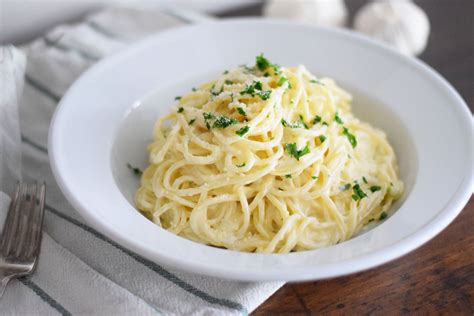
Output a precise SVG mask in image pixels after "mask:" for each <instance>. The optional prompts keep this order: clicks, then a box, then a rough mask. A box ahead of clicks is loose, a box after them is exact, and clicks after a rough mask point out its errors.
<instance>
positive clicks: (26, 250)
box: [0, 182, 46, 297]
mask: <svg viewBox="0 0 474 316" xmlns="http://www.w3.org/2000/svg"><path fill="white" fill-rule="evenodd" d="M45 197H46V186H45V184H44V183H43V184H42V185H38V184H37V183H36V182H35V183H34V184H32V185H28V184H26V183H23V182H20V183H18V186H17V188H16V192H15V194H14V196H13V200H12V202H11V204H10V207H9V209H8V214H7V218H6V220H5V224H4V225H3V231H2V234H1V238H0V297H2V296H3V292H4V291H5V288H6V286H7V284H8V282H9V281H10V279H12V278H18V277H21V276H25V275H28V274H32V273H33V272H34V270H35V268H36V264H37V263H38V257H39V252H40V248H41V237H42V232H43V216H44V203H45Z"/></svg>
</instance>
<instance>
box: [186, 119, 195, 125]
mask: <svg viewBox="0 0 474 316" xmlns="http://www.w3.org/2000/svg"><path fill="white" fill-rule="evenodd" d="M194 122H196V119H192V120H191V121H189V122H188V125H193V123H194Z"/></svg>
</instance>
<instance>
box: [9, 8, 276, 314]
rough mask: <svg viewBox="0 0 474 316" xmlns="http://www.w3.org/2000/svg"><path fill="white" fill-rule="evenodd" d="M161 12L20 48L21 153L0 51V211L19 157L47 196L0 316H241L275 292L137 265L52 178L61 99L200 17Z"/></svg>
mask: <svg viewBox="0 0 474 316" xmlns="http://www.w3.org/2000/svg"><path fill="white" fill-rule="evenodd" d="M167 12H168V13H167V14H165V13H163V11H159V10H157V9H156V8H153V9H152V8H146V9H138V8H124V7H116V8H110V9H107V10H105V11H102V12H99V13H98V14H95V15H93V16H90V17H89V18H87V19H86V20H85V21H84V22H83V23H80V24H77V25H64V26H60V27H57V28H55V29H54V30H52V31H51V32H49V33H48V34H47V35H46V36H44V37H43V38H39V39H37V40H35V41H34V42H32V43H31V44H29V45H27V46H25V47H23V48H22V51H23V52H24V54H25V55H26V57H27V66H26V74H25V86H24V93H23V96H22V98H21V101H20V103H19V109H18V110H19V112H20V126H21V145H20V135H19V133H18V120H17V119H16V112H17V108H16V105H17V96H18V92H19V91H21V86H22V83H21V81H20V80H17V79H18V78H20V77H21V74H22V72H23V70H24V66H25V59H24V57H23V54H22V53H20V52H19V51H17V50H15V49H13V48H8V47H3V48H2V50H1V52H2V54H1V55H0V76H1V80H2V81H1V84H2V85H1V91H0V106H1V107H0V159H1V160H0V212H3V213H5V208H6V205H7V204H8V200H7V199H6V198H2V197H1V194H2V193H1V191H4V192H7V191H9V192H11V190H13V186H14V182H15V181H14V180H13V179H14V178H19V176H20V164H19V161H20V158H19V155H20V150H19V149H21V153H22V159H23V160H22V162H23V163H22V168H23V170H22V174H23V178H24V179H26V180H30V181H31V180H32V179H37V180H40V181H43V180H44V181H46V183H47V188H48V192H47V207H46V213H45V235H44V238H43V244H42V250H41V257H40V261H39V265H38V269H37V271H36V273H35V274H34V275H32V276H30V277H28V278H23V279H20V280H13V281H12V282H11V283H10V285H9V286H8V288H7V290H6V292H5V294H4V297H3V298H2V299H1V300H0V313H1V314H2V315H24V314H41V315H50V314H51V315H57V314H64V315H69V314H73V315H81V314H87V315H90V314H95V315H123V314H127V315H131V314H133V315H155V314H166V315H222V314H247V313H249V312H251V311H252V310H254V309H255V308H256V307H257V306H258V305H259V304H261V303H262V302H263V301H264V300H266V299H267V298H268V297H269V296H270V295H271V294H273V293H274V292H275V291H276V290H277V289H278V288H280V287H281V286H282V284H283V283H282V282H268V283H242V282H231V281H225V280H220V279H217V278H210V277H204V276H200V275H195V274H191V273H185V272H181V271H175V270H173V269H169V268H164V267H162V266H160V265H158V264H155V263H153V262H151V261H149V260H147V259H145V258H142V257H140V256H138V255H136V254H134V253H132V252H130V251H129V250H126V249H124V248H123V247H121V246H119V245H117V244H116V243H114V242H112V241H110V240H109V239H108V238H106V237H104V236H103V235H102V234H100V233H99V232H97V231H95V230H94V229H92V228H91V227H89V226H88V225H87V224H85V223H84V222H83V220H82V219H81V218H80V217H79V216H78V215H77V214H76V212H75V211H74V209H73V208H72V207H71V206H70V205H69V204H68V202H67V201H66V200H65V199H64V197H63V196H62V194H61V192H60V190H59V187H58V185H57V184H56V182H55V180H54V179H53V177H52V174H51V170H50V166H49V162H48V149H47V135H48V127H49V123H50V119H51V116H52V114H53V112H54V110H55V108H56V106H57V103H58V101H59V100H60V98H61V96H62V95H63V93H64V92H65V91H66V89H67V88H68V87H69V86H70V85H71V84H72V82H73V81H74V80H75V79H76V78H77V77H78V76H79V75H80V74H81V73H82V72H83V71H84V70H86V69H87V68H89V67H90V66H92V65H93V64H94V63H95V62H97V61H98V60H99V59H101V58H103V57H105V56H107V55H109V54H111V53H114V52H116V51H118V50H120V49H121V48H123V47H125V46H127V45H129V44H130V43H131V42H133V41H135V40H137V39H139V38H142V37H144V36H146V35H147V34H150V33H153V32H156V31H159V30H162V29H166V28H169V27H173V26H177V25H180V24H183V23H189V22H190V20H191V21H196V18H200V17H199V16H196V15H195V14H184V15H183V12H182V11H169V10H168V11H167ZM183 17H184V18H183ZM157 58H159V52H157ZM5 183H11V184H10V185H5ZM3 196H4V195H3ZM2 201H3V202H2ZM2 206H3V208H2Z"/></svg>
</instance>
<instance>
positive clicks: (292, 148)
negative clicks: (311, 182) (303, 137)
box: [285, 143, 310, 160]
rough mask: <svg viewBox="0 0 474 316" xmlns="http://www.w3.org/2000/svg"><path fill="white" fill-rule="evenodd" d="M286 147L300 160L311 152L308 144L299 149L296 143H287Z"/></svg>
mask: <svg viewBox="0 0 474 316" xmlns="http://www.w3.org/2000/svg"><path fill="white" fill-rule="evenodd" d="M285 149H286V151H287V152H288V153H289V154H290V155H291V156H293V157H295V158H296V160H300V158H301V157H302V156H304V155H307V154H309V153H310V150H309V147H308V145H306V146H305V147H304V148H303V149H301V150H298V148H297V147H296V143H291V144H285Z"/></svg>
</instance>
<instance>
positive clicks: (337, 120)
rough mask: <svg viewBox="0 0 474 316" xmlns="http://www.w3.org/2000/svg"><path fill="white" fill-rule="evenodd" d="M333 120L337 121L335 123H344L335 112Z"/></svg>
mask: <svg viewBox="0 0 474 316" xmlns="http://www.w3.org/2000/svg"><path fill="white" fill-rule="evenodd" d="M334 120H335V121H336V122H337V124H341V125H342V124H344V122H343V121H342V119H341V117H340V116H339V113H337V112H336V115H334Z"/></svg>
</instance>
